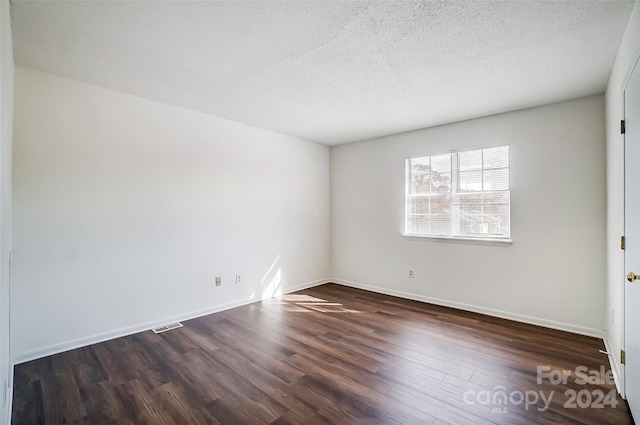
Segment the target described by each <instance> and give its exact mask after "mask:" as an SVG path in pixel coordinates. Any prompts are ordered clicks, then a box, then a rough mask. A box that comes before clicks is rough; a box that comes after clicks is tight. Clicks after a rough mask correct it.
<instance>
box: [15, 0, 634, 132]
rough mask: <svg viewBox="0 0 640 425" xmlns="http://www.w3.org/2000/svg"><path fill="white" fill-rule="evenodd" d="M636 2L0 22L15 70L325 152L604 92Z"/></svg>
mask: <svg viewBox="0 0 640 425" xmlns="http://www.w3.org/2000/svg"><path fill="white" fill-rule="evenodd" d="M633 5H634V3H633V1H615V0H614V1H548V0H544V1H517V0H511V1H509V0H507V1H460V0H457V1H456V0H452V1H426V2H425V1H407V0H403V1H378V2H366V1H348V2H342V1H340V2H337V1H282V2H280V1H277V2H276V1H253V2H243V1H228V2H218V1H166V2H160V1H112V0H111V1H104V0H103V1H25V0H14V1H13V6H12V22H13V37H14V55H15V62H16V64H17V65H21V66H26V67H30V68H34V69H38V70H42V71H46V72H50V73H53V74H56V75H60V76H63V77H68V78H72V79H76V80H80V81H85V82H88V83H92V84H96V85H99V86H102V87H106V88H110V89H114V90H118V91H122V92H126V93H131V94H135V95H138V96H142V97H146V98H149V99H154V100H158V101H162V102H166V103H170V104H175V105H179V106H183V107H186V108H190V109H194V110H197V111H202V112H205V113H209V114H212V115H216V116H220V117H223V118H227V119H230V120H234V121H239V122H242V123H246V124H250V125H253V126H257V127H261V128H265V129H269V130H273V131H277V132H281V133H285V134H290V135H294V136H297V137H301V138H304V139H308V140H313V141H317V142H320V143H324V144H327V145H336V144H341V143H346V142H351V141H355V140H362V139H368V138H372V137H377V136H382V135H386V134H392V133H398V132H402V131H408V130H413V129H417V128H424V127H429V126H433V125H438V124H443V123H448V122H454V121H460V120H464V119H468V118H474V117H479V116H485V115H490V114H494V113H499V112H504V111H510V110H515V109H521V108H526V107H531V106H536V105H541V104H546V103H551V102H557V101H561V100H566V99H572V98H576V97H581V96H586V95H590V94H595V93H602V92H603V91H604V89H605V86H606V82H607V79H608V76H609V72H610V70H611V67H612V64H613V61H614V59H615V55H616V52H617V50H618V46H619V44H620V41H621V39H622V34H623V32H624V29H625V27H626V24H627V21H628V19H629V15H630V13H631V10H632V8H633ZM116 112H117V111H116Z"/></svg>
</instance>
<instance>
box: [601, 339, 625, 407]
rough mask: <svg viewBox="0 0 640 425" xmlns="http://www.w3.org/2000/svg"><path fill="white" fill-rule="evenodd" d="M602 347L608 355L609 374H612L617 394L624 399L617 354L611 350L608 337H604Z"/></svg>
mask: <svg viewBox="0 0 640 425" xmlns="http://www.w3.org/2000/svg"><path fill="white" fill-rule="evenodd" d="M603 340H604V347H605V351H606V352H607V353H609V355H608V356H607V357H609V364H610V365H611V372H612V373H613V380H614V381H615V382H616V389H617V390H618V394H620V396H622V398H626V397H625V394H624V385H622V379H621V378H622V371H621V370H620V369H621V365H620V362H619V360H618V353H616V352H615V351H614V350H613V346H612V345H611V342H610V341H609V337H608V336H607V335H605V336H604V338H603Z"/></svg>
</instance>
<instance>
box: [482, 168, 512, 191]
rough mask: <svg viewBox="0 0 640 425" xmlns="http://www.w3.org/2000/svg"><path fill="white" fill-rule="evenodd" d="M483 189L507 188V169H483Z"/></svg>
mask: <svg viewBox="0 0 640 425" xmlns="http://www.w3.org/2000/svg"><path fill="white" fill-rule="evenodd" d="M483 181H484V190H509V169H508V168H501V169H494V170H485V171H484V179H483Z"/></svg>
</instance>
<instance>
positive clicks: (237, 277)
mask: <svg viewBox="0 0 640 425" xmlns="http://www.w3.org/2000/svg"><path fill="white" fill-rule="evenodd" d="M238 284H240V275H239V274H237V275H236V285H238Z"/></svg>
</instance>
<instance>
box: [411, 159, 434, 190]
mask: <svg viewBox="0 0 640 425" xmlns="http://www.w3.org/2000/svg"><path fill="white" fill-rule="evenodd" d="M410 164H411V190H410V193H428V192H430V190H431V189H430V187H431V185H430V181H431V180H430V179H431V166H430V165H429V157H428V156H427V157H421V158H412V159H411V160H410Z"/></svg>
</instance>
